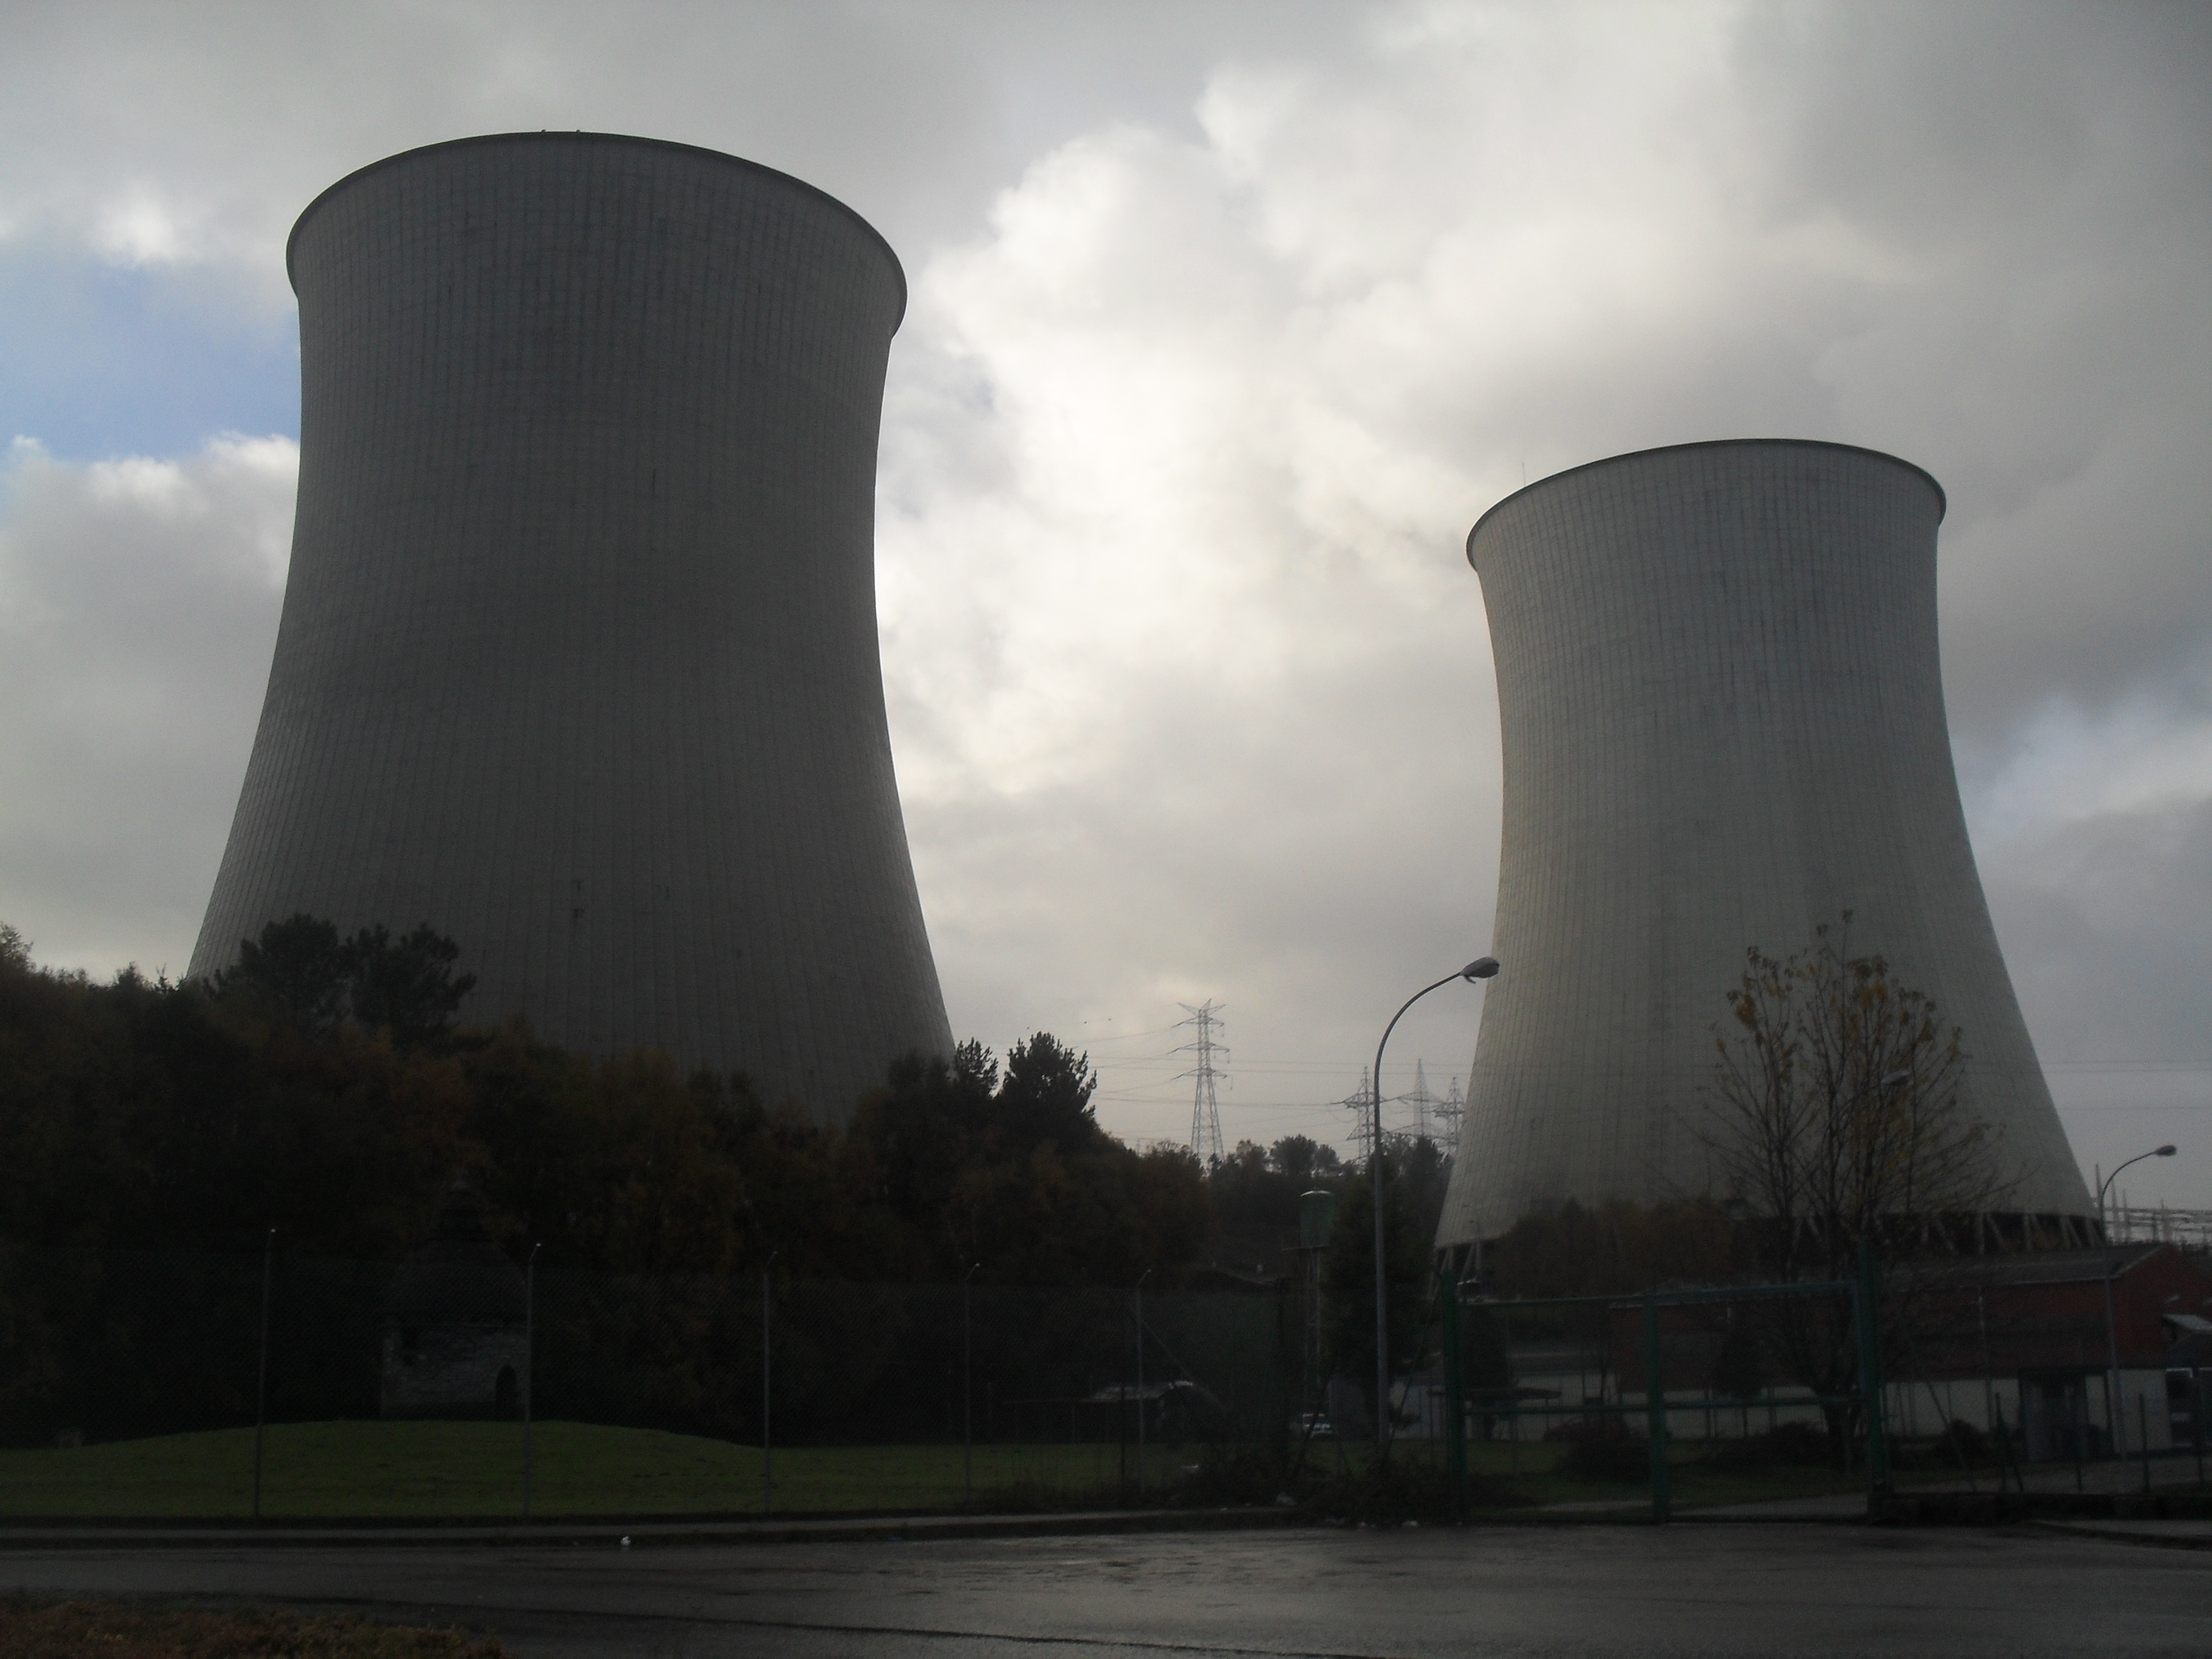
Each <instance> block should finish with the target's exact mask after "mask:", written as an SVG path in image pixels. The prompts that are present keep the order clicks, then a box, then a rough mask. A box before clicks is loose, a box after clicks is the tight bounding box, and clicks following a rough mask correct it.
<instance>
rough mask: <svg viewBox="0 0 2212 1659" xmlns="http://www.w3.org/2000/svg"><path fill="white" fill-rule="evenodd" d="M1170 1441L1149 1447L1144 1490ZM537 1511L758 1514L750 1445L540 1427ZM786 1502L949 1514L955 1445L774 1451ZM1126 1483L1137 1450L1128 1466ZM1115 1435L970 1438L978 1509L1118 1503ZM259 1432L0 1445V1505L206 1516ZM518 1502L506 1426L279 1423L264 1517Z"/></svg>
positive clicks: (518, 1454) (381, 1513) (793, 1508)
mask: <svg viewBox="0 0 2212 1659" xmlns="http://www.w3.org/2000/svg"><path fill="white" fill-rule="evenodd" d="M1179 1457H1180V1454H1178V1453H1176V1452H1175V1451H1173V1450H1171V1449H1168V1448H1164V1447H1155V1448H1153V1449H1152V1452H1151V1455H1149V1457H1148V1458H1147V1460H1146V1469H1147V1474H1148V1480H1147V1485H1148V1486H1150V1487H1151V1489H1152V1491H1153V1492H1159V1491H1161V1490H1163V1489H1164V1486H1166V1485H1167V1483H1169V1482H1170V1480H1172V1479H1173V1478H1174V1476H1175V1474H1176V1469H1177V1468H1178V1462H1179ZM774 1467H775V1511H776V1512H777V1513H779V1514H783V1513H793V1512H802V1513H803V1512H813V1513H823V1512H831V1511H854V1510H957V1509H959V1508H961V1507H963V1504H964V1502H965V1499H966V1492H967V1487H966V1485H965V1483H964V1481H963V1473H962V1459H961V1449H960V1448H959V1447H958V1446H800V1447H793V1448H792V1449H788V1450H786V1449H781V1448H779V1449H776V1451H775V1455H774ZM1129 1474H1130V1478H1131V1480H1132V1482H1133V1479H1134V1474H1135V1468H1134V1462H1133V1454H1132V1458H1131V1462H1130V1465H1129ZM1121 1479H1122V1459H1121V1449H1119V1448H1118V1447H1116V1446H1114V1445H1110V1444H1109V1445H1042V1446H1032V1445H990V1446H978V1447H976V1448H975V1504H976V1506H977V1507H979V1508H1020V1509H1044V1508H1052V1507H1063V1506H1066V1505H1070V1504H1077V1503H1083V1502H1101V1503H1112V1502H1115V1501H1116V1500H1117V1499H1118V1498H1120V1496H1121ZM252 1498H253V1431H252V1430H251V1429H218V1430H213V1431H207V1432H204V1433H199V1434H174V1435H162V1436H159V1437H155V1438H151V1439H146V1440H123V1441H113V1442H109V1443H104V1444H98V1445H91V1446H84V1447H79V1448H75V1449H70V1450H60V1451H50V1450H44V1449H41V1450H34V1451H0V1516H53V1517H79V1518H92V1517H99V1518H102V1519H133V1520H141V1519H143V1520H155V1519H216V1518H236V1517H240V1516H249V1515H251V1514H252ZM763 1508H764V1504H763V1491H762V1481H761V1450H760V1448H759V1447H757V1446H748V1445H740V1444H735V1443H732V1442H729V1441H725V1440H711V1439H707V1438H704V1437H701V1436H697V1435H686V1434H670V1433H665V1432H663V1431H659V1430H656V1429H622V1428H607V1427H602V1426H600V1425H595V1424H588V1423H562V1422H553V1423H540V1424H538V1425H536V1429H535V1431H534V1434H533V1438H532V1490H531V1509H532V1513H533V1514H535V1515H538V1516H646V1515H744V1514H754V1515H757V1514H760V1513H761V1512H762V1511H763ZM521 1510H522V1429H521V1425H519V1424H514V1423H416V1422H391V1423H387V1422H329V1423H283V1424H272V1425H270V1428H269V1431H268V1439H267V1443H266V1446H265V1448H264V1457H263V1472H262V1501H261V1513H262V1515H263V1516H264V1518H269V1519H276V1520H312V1519H339V1518H345V1519H374V1518H394V1519H396V1518H400V1517H407V1518H424V1519H458V1518H464V1517H471V1516H484V1517H508V1516H517V1515H520V1513H521Z"/></svg>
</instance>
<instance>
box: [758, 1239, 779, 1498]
mask: <svg viewBox="0 0 2212 1659" xmlns="http://www.w3.org/2000/svg"><path fill="white" fill-rule="evenodd" d="M782 1254H783V1252H782V1251H781V1250H772V1251H770V1252H769V1258H768V1265H767V1266H766V1267H763V1268H762V1269H761V1513H762V1514H763V1515H772V1514H774V1513H775V1450H774V1437H773V1436H772V1435H771V1434H770V1433H769V1407H771V1406H772V1405H773V1404H774V1403H775V1395H774V1392H773V1388H772V1383H773V1374H772V1372H771V1371H770V1369H769V1358H770V1356H771V1354H772V1353H773V1352H774V1350H773V1349H772V1348H771V1346H770V1343H771V1341H772V1340H773V1332H772V1329H771V1326H770V1323H769V1272H770V1270H771V1269H773V1268H774V1267H775V1259H776V1257H777V1256H780V1255H782Z"/></svg>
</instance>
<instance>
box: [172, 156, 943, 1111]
mask: <svg viewBox="0 0 2212 1659" xmlns="http://www.w3.org/2000/svg"><path fill="white" fill-rule="evenodd" d="M288 264H289V270H290V274H291V278H292V283H293V287H294V289H295V290H296V291H297V293H298V295H299V301H300V333H301V459H300V487H299V507H298V517H297V521H296V526H295V533H294V540H293V547H292V562H291V573H290V579H289V584H288V586H287V587H286V590H285V596H284V605H283V621H282V624H281V628H280V631H279V634H278V637H277V641H276V653H275V659H274V661H273V663H272V665H271V667H270V678H269V687H268V693H267V698H266V702H265V703H264V708H263V710H262V715H261V723H260V727H259V730H258V733H257V735H256V738H255V740H254V745H253V750H252V760H251V762H250V763H249V765H248V767H247V770H246V779H245V784H244V787H243V789H242V791H241V793H240V799H239V805H238V811H237V816H236V818H235V821H234V823H233V826H232V829H231V834H230V839H229V843H228V848H226V850H225V852H224V854H223V859H222V866H221V870H220V873H219V874H218V876H217V878H216V884H215V890H214V895H213V897H212V899H211V900H210V903H209V906H208V912H207V916H206V920H205V921H204V925H203V927H202V929H201V933H200V936H199V940H198V944H197V948H196V949H195V951H194V952H193V956H192V963H191V971H192V972H193V973H194V974H196V975H206V974H209V973H211V972H213V971H214V970H216V969H221V968H222V967H223V966H225V965H226V964H227V963H229V962H230V961H232V960H233V958H234V957H235V955H236V953H237V951H238V947H239V942H240V940H241V939H246V938H250V937H252V936H253V935H255V934H256V933H258V931H259V930H260V928H261V927H263V926H264V924H265V923H267V922H269V921H274V920H279V919H283V918H285V917H289V916H290V915H295V914H296V913H301V912H304V913H307V914H309V915H315V916H319V917H326V918H328V919H330V920H331V921H335V922H337V925H338V926H339V927H340V929H341V931H343V932H350V931H351V930H352V929H354V928H356V927H362V926H364V925H368V924H373V923H378V922H382V923H386V924H388V925H390V926H391V927H392V928H394V929H395V930H400V929H405V928H410V927H414V926H416V925H417V924H420V923H425V922H427V923H428V925H430V926H431V927H434V928H435V929H436V930H437V931H438V932H440V933H445V934H447V935H449V936H450V937H452V938H453V939H456V940H458V941H459V945H460V946H461V950H462V956H461V959H460V962H459V967H460V968H461V969H465V970H466V971H468V972H471V973H473V974H475V975H476V976H477V987H476V991H475V994H474V995H473V997H472V999H471V1000H470V1002H469V1003H468V1005H467V1006H465V1008H464V1009H463V1011H462V1012H463V1016H464V1018H468V1019H471V1020H475V1021H479V1022H491V1021H497V1020H500V1019H502V1018H506V1017H507V1016H508V1015H510V1014H511V1013H515V1012H520V1013H523V1014H526V1015H527V1016H528V1017H529V1018H530V1020H531V1021H532V1024H533V1025H534V1027H535V1029H536V1030H537V1031H538V1034H539V1035H540V1036H543V1037H544V1038H547V1039H550V1040H551V1041H553V1042H557V1043H560V1044H562V1045H564V1046H567V1047H569V1048H576V1049H580V1050H586V1051H590V1052H595V1053H600V1054H613V1053H619V1052H623V1051H626V1050H629V1049H631V1048H655V1049H660V1050H665V1052H667V1053H668V1054H671V1055H672V1056H674V1057H675V1058H676V1059H677V1060H678V1061H679V1062H680V1063H682V1064H684V1065H686V1066H690V1065H699V1064H704V1065H708V1066H715V1067H718V1068H728V1069H738V1070H743V1071H744V1072H746V1073H749V1074H750V1076H751V1077H752V1079H753V1080H754V1081H755V1083H756V1084H757V1085H758V1086H759V1088H760V1090H761V1091H762V1092H763V1095H764V1096H765V1097H768V1098H769V1100H770V1101H772V1102H774V1101H781V1100H786V1099H797V1100H799V1101H802V1102H804V1103H806V1104H807V1105H808V1106H809V1107H810V1108H811V1109H813V1110H814V1111H816V1112H817V1114H820V1115H824V1116H828V1117H836V1116H839V1115H842V1114H843V1113H844V1112H845V1111H847V1110H848V1109H850V1107H851V1105H852V1103H853V1102H854V1099H855V1097H857V1096H858V1095H860V1093H861V1092H862V1091H864V1090H866V1089H867V1088H868V1087H870V1086H872V1085H876V1084H878V1083H880V1082H881V1081H882V1079H883V1077H884V1070H885V1067H886V1066H887V1065H888V1064H889V1062H890V1061H891V1060H893V1059H895V1058H896V1057H897V1056H899V1055H901V1054H905V1053H908V1052H911V1051H922V1052H933V1053H943V1052H945V1051H947V1050H948V1049H949V1048H950V1046H951V1033H950V1030H949V1029H948V1026H947V1024H946V1020H945V1008H944V1002H943V999H942V996H941V994H940V992H939V987H938V981H937V973H936V969H935V966H934V964H933V961H932V959H931V956H930V949H929V941H928V939H927V934H926V933H925V931H924V928H923V922H922V913H921V902H920V899H919V896H918V895H917V893H916V890H915V879H914V872H913V867H912V864H911V861H910V860H909V857H908V850H907V843H906V834H905V828H904V823H903V821H902V815H901V811H900V805H899V797H898V791H897V786H896V780H895V778H894V776H893V772H892V763H891V750H890V735H889V731H888V727H887V725H886V721H885V718H884V696H883V682H882V669H881V665H880V661H879V659H878V644H877V630H876V608H875V572H874V507H875V460H876V445H877V433H878V424H879V422H880V418H881V412H882V398H883V387H884V365H885V361H886V357H887V355H888V352H889V349H890V341H891V336H892V334H893V332H894V331H895V330H896V328H897V326H898V324H899V321H900V319H901V317H902V313H903V310H904V307H905V300H906V289H905V280H904V277H903V276H902V272H901V270H900V268H899V264H898V261H897V259H896V257H895V256H894V255H893V254H892V252H891V251H890V248H889V247H888V246H886V245H885V244H884V240H883V239H882V238H881V237H880V236H879V235H878V234H877V233H876V232H875V231H874V230H873V229H872V228H870V227H869V226H868V225H867V224H866V222H864V221H862V220H861V219H860V217H859V216H857V215H856V214H854V212H852V211H851V210H849V209H848V208H846V207H845V206H844V205H842V204H840V203H838V202H836V200H834V199H832V198H831V197H829V196H826V195H824V194H823V192H821V191H818V190H816V189H814V188H812V187H811V186H810V185H805V184H802V183H801V182H799V180H797V179H791V178H788V177H786V176H785V175H783V174H781V173H775V172H774V171H771V170H770V169H769V168H767V167H759V166H757V165H755V164H753V163H751V162H748V161H740V160H738V159H737V158H735V157H732V156H728V155H719V154H716V153H714V152H713V151H709V150H704V149H693V148H690V147H689V146H685V145H680V144H671V143H656V142H652V141H648V140H644V139H638V138H628V137H610V136H606V135H601V134H589V133H526V134H510V135H505V136H500V137H483V138H472V139H465V140H462V141H459V142H457V143H446V144H439V145H434V146H431V147H429V148H428V149H417V150H410V151H409V152H407V153H406V154H404V155H397V156H393V157H392V158H390V159H388V160H386V161H380V162H378V163H376V164H375V165H374V166H372V167H366V168H364V169H362V171H360V172H358V173H354V174H352V175H351V176H350V177H349V178H346V179H342V180H340V181H339V182H338V183H337V184H335V185H332V186H331V188H330V189H328V190H327V191H324V193H323V194H322V195H321V196H319V197H317V198H316V199H315V200H314V202H313V203H312V204H310V205H309V206H308V208H307V210H306V212H305V213H303V214H302V215H301V218H300V221H299V222H298V224H297V225H296V227H295V228H294V230H293V232H292V237H291V242H290V246H289V253H288Z"/></svg>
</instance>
